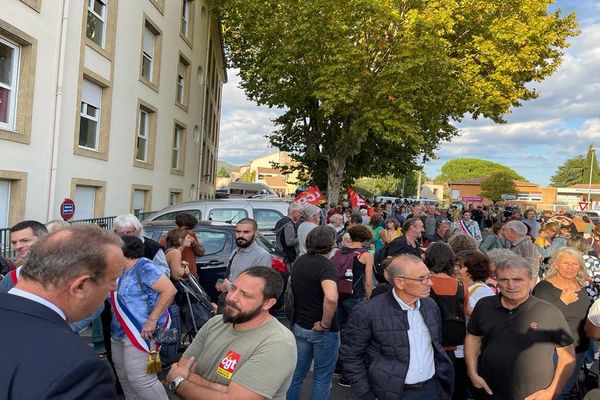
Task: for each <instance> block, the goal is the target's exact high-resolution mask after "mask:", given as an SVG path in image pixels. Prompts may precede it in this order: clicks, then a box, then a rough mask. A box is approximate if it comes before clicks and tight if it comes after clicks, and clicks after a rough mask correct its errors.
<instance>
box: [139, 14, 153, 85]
mask: <svg viewBox="0 0 600 400" xmlns="http://www.w3.org/2000/svg"><path fill="white" fill-rule="evenodd" d="M142 35H143V38H142V77H143V78H144V79H146V80H147V81H148V82H152V78H153V76H154V50H155V48H156V34H155V33H154V32H153V31H152V29H150V27H149V26H148V25H146V24H145V25H144V32H143V33H142ZM144 61H147V62H148V64H149V68H148V71H147V72H148V73H147V75H148V76H146V75H144Z"/></svg>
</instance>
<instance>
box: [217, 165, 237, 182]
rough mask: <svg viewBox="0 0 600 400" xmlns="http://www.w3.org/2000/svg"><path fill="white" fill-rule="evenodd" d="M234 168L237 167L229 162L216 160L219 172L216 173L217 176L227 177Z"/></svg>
mask: <svg viewBox="0 0 600 400" xmlns="http://www.w3.org/2000/svg"><path fill="white" fill-rule="evenodd" d="M236 168H237V166H236V165H233V164H229V163H227V162H225V161H218V162H217V171H219V172H218V173H217V176H219V177H226V178H228V177H229V176H230V175H231V171H233V170H234V169H236ZM221 174H222V175H221Z"/></svg>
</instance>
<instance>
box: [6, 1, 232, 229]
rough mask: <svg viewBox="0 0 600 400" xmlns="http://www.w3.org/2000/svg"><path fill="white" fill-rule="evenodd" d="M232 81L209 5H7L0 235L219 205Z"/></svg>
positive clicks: (201, 2) (149, 3)
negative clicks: (23, 224) (67, 203)
mask: <svg viewBox="0 0 600 400" xmlns="http://www.w3.org/2000/svg"><path fill="white" fill-rule="evenodd" d="M226 79H227V76H226V69H225V60H224V51H223V43H222V38H221V28H220V25H219V22H218V21H217V20H216V19H215V18H214V16H213V15H211V13H210V9H209V6H208V1H207V0H3V1H2V7H0V228H1V227H4V226H11V225H12V224H14V223H15V222H17V221H19V220H22V219H24V218H26V219H37V220H40V221H47V220H50V219H53V218H57V217H59V216H60V209H59V208H60V203H61V202H62V201H63V199H65V198H71V199H73V200H74V202H75V208H76V210H75V216H74V219H84V218H95V217H101V216H108V215H116V214H120V213H124V212H130V211H134V210H137V211H150V210H155V209H159V208H161V207H164V206H166V205H169V204H172V203H176V202H181V201H187V200H196V199H202V198H212V197H214V187H215V176H216V164H217V158H218V156H217V150H218V146H219V120H220V107H221V88H222V84H223V83H224V82H226Z"/></svg>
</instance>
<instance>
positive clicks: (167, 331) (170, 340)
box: [135, 268, 178, 345]
mask: <svg viewBox="0 0 600 400" xmlns="http://www.w3.org/2000/svg"><path fill="white" fill-rule="evenodd" d="M140 275H141V274H140V271H139V269H137V268H136V269H135V277H136V279H137V282H138V285H139V287H140V290H141V291H142V293H144V287H143V286H142V277H141V276H140ZM144 299H145V300H146V305H147V306H148V315H150V313H151V312H152V307H150V301H149V300H148V296H144ZM167 312H169V311H167ZM154 342H155V343H156V344H158V345H163V344H164V345H167V344H177V342H178V332H177V328H164V327H162V326H157V327H156V330H155V331H154Z"/></svg>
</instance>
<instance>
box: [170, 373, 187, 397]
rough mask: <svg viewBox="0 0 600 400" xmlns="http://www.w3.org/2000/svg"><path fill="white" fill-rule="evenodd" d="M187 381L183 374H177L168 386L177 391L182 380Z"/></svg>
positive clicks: (172, 390)
mask: <svg viewBox="0 0 600 400" xmlns="http://www.w3.org/2000/svg"><path fill="white" fill-rule="evenodd" d="M183 381H185V378H184V377H183V376H176V377H175V379H173V380H172V381H171V382H170V383H169V386H167V388H168V389H169V390H170V391H171V392H173V393H175V391H176V390H177V388H178V387H179V384H181V382H183Z"/></svg>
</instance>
